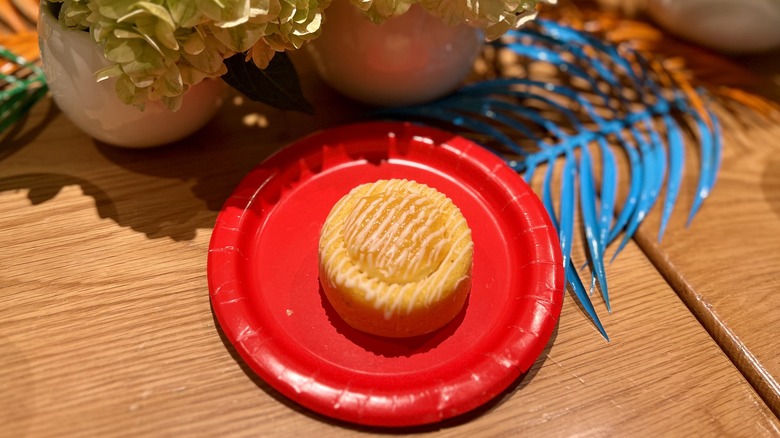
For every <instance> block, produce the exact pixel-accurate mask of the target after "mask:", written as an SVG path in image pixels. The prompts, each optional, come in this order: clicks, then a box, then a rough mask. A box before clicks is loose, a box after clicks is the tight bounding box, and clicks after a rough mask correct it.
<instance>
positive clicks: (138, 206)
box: [0, 104, 327, 241]
mask: <svg viewBox="0 0 780 438" xmlns="http://www.w3.org/2000/svg"><path fill="white" fill-rule="evenodd" d="M50 105H51V107H50V109H49V112H48V113H47V114H46V115H45V116H44V117H43V118H42V119H41V118H40V116H39V117H37V118H36V120H34V121H32V122H33V123H34V124H35V125H36V126H32V127H30V126H26V127H24V128H23V129H22V128H19V130H18V131H12V132H7V133H6V134H4V135H3V137H0V141H1V142H2V143H0V146H1V147H0V159H4V158H11V156H12V155H16V156H18V154H17V152H19V151H20V150H21V149H23V147H24V146H25V145H29V144H31V142H32V141H33V140H34V139H35V138H36V136H37V135H38V133H39V132H40V131H41V129H43V126H45V124H46V123H48V120H50V119H51V118H53V117H55V116H56V115H57V114H58V113H59V112H58V110H56V106H54V105H53V104H50ZM261 111H268V110H267V108H264V107H262V106H260V105H256V104H245V105H244V106H241V107H239V106H238V105H230V106H229V107H228V108H226V110H225V112H224V114H219V115H218V116H217V117H216V118H215V119H214V120H212V121H211V122H210V123H209V124H207V125H206V126H205V127H204V128H202V129H201V130H200V131H198V132H196V133H195V134H193V135H192V136H190V137H188V138H186V139H184V140H181V141H179V142H176V143H172V144H169V145H165V146H162V147H158V148H150V149H125V148H118V147H114V146H111V145H107V144H104V143H101V142H97V141H94V140H92V139H90V138H89V137H87V136H86V135H83V134H81V133H79V132H78V131H76V130H75V129H74V130H72V134H73V135H75V137H68V139H67V140H63V142H64V143H63V144H67V148H63V147H61V144H60V142H59V141H58V140H57V139H56V138H47V139H46V141H45V142H43V143H37V144H35V145H34V146H35V149H34V150H30V151H29V155H25V156H24V157H23V159H22V161H21V162H20V163H18V164H17V163H15V162H9V163H4V164H7V167H5V170H6V172H4V175H2V176H1V177H0V191H12V190H29V194H28V197H29V199H30V202H31V203H32V204H33V205H39V204H42V203H44V202H47V201H49V200H51V199H53V198H54V197H55V196H56V195H57V194H58V193H60V192H61V191H62V189H63V188H64V187H66V186H74V185H75V186H79V187H80V188H81V190H82V191H83V193H84V195H86V196H90V197H92V198H93V199H94V201H95V206H96V209H97V213H98V215H99V216H100V217H101V218H104V219H105V218H107V219H111V220H113V221H114V222H116V223H117V224H118V225H120V226H122V227H127V228H130V229H132V230H134V231H136V232H140V233H143V234H144V235H146V236H147V237H148V238H152V239H154V238H170V239H173V240H176V241H184V240H191V239H194V238H195V236H196V235H197V231H198V230H199V229H211V228H212V227H213V226H214V223H215V221H216V218H217V214H218V212H219V211H220V209H221V208H222V205H223V204H224V202H225V201H226V200H227V199H228V197H229V196H230V194H231V193H232V191H233V190H234V189H235V187H236V186H237V185H238V183H239V182H240V181H241V179H242V178H243V177H244V176H245V175H246V174H247V173H249V171H250V170H251V169H253V168H254V167H255V166H257V165H258V164H259V163H260V162H262V161H263V160H264V159H265V158H266V157H267V156H269V155H270V154H271V153H273V152H274V151H276V150H278V149H279V148H281V147H282V146H284V145H285V144H288V143H290V142H292V141H293V140H295V139H297V138H300V137H301V136H303V135H306V134H308V133H310V132H312V131H314V130H317V129H320V128H323V127H325V126H324V124H325V123H327V122H322V121H315V120H312V119H311V118H310V117H309V116H306V115H300V114H291V113H286V112H281V111H276V112H269V113H268V114H269V115H268V116H267V118H268V123H269V125H268V126H266V127H261V126H247V124H246V122H245V120H244V116H245V115H246V114H251V115H254V116H255V117H260V115H259V113H260V112H261ZM264 117H265V116H264ZM28 125H29V124H28ZM39 125H40V126H39ZM66 135H68V136H70V135H71V132H70V131H69V132H68V133H67V134H66ZM26 152H27V151H26ZM7 161H12V160H7ZM19 169H21V170H22V171H25V170H28V169H29V170H33V171H28V172H27V173H18V174H16V175H13V174H11V175H9V173H13V172H14V171H16V172H19ZM35 170H38V171H37V172H36V171H35Z"/></svg>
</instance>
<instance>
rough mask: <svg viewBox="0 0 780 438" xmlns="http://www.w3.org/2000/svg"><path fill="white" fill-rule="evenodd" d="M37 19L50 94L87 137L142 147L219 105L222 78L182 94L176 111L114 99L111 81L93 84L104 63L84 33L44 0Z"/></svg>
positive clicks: (196, 123) (189, 126)
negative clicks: (66, 22) (60, 18)
mask: <svg viewBox="0 0 780 438" xmlns="http://www.w3.org/2000/svg"><path fill="white" fill-rule="evenodd" d="M40 10H41V14H40V17H39V20H38V38H39V44H40V49H41V60H42V63H43V70H44V73H45V74H46V80H47V82H48V85H49V89H50V90H51V94H52V97H53V98H54V101H55V102H56V103H57V106H58V107H59V108H60V109H61V110H62V112H63V113H64V114H65V115H66V116H67V117H68V119H70V120H71V121H72V122H73V123H74V124H75V125H76V126H78V127H79V128H80V129H81V130H83V131H84V132H86V133H87V134H89V135H90V136H91V137H93V138H95V139H97V140H100V141H102V142H105V143H108V144H112V145H115V146H123V147H130V148H143V147H152V146H159V145H163V144H166V143H171V142H174V141H177V140H181V139H183V138H185V137H187V136H188V135H190V134H192V133H194V132H195V131H197V130H198V129H200V128H201V127H203V125H205V124H206V123H207V122H208V121H209V120H211V118H212V117H213V116H214V114H215V113H216V112H217V110H218V109H219V106H220V104H221V100H222V97H223V92H224V85H223V83H222V81H221V80H205V81H203V82H201V83H199V84H197V85H195V86H194V87H191V88H190V89H189V90H188V91H187V93H186V94H185V95H184V98H183V102H182V106H181V109H180V110H179V111H176V112H172V111H170V110H168V109H167V108H166V107H165V106H164V105H162V104H161V103H159V102H150V103H148V104H147V105H146V106H145V108H144V110H143V111H141V110H139V109H138V108H136V107H135V106H131V105H126V104H124V103H122V101H120V100H119V98H118V97H117V96H116V93H115V91H114V86H115V82H116V81H115V80H106V81H102V82H99V83H98V82H96V80H95V72H96V71H98V70H100V69H101V68H103V67H106V66H108V65H109V62H108V61H107V60H106V59H105V57H104V56H103V54H102V49H101V48H100V47H99V46H98V45H97V44H96V43H95V42H94V41H93V40H92V39H91V38H90V35H89V33H88V32H81V31H75V30H70V29H65V28H62V27H61V26H60V25H59V23H58V21H57V19H56V18H55V17H54V15H53V14H52V12H51V10H50V9H49V6H48V4H47V3H46V2H45V1H44V2H42V4H41V9H40Z"/></svg>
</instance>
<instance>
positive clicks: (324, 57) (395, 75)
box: [308, 0, 484, 106]
mask: <svg viewBox="0 0 780 438" xmlns="http://www.w3.org/2000/svg"><path fill="white" fill-rule="evenodd" d="M325 18H326V24H325V25H324V26H323V30H322V35H321V36H320V37H319V38H317V39H316V40H314V41H312V42H311V43H309V45H308V50H309V52H310V53H311V55H312V57H313V58H314V63H315V65H316V67H317V70H318V71H319V73H320V75H321V76H322V78H323V80H325V82H327V83H328V84H329V85H330V86H332V87H333V88H335V89H336V90H338V91H339V92H341V93H343V94H345V95H347V96H349V97H352V98H353V99H356V100H359V101H362V102H366V103H369V104H374V105H382V106H396V105H408V104H415V103H421V102H425V101H429V100H432V99H435V98H438V97H441V96H443V95H445V94H447V93H449V92H451V91H452V90H453V89H455V88H456V87H457V86H458V85H459V84H460V83H461V82H462V81H463V79H464V78H465V77H466V76H468V74H469V73H470V72H471V69H472V67H473V64H474V61H475V59H476V57H477V56H478V55H479V53H480V50H481V48H482V44H483V42H484V37H483V35H482V32H481V31H480V30H478V29H474V28H471V27H469V26H466V25H460V26H449V25H447V24H445V23H444V22H442V21H441V20H440V19H438V18H436V17H434V16H432V15H430V14H428V13H427V12H425V10H423V9H422V8H421V7H419V6H417V5H414V6H412V7H411V8H410V9H409V11H408V12H406V13H405V14H403V15H400V16H398V17H393V18H391V19H389V20H387V21H385V22H384V23H382V24H379V25H378V24H375V23H373V22H371V21H370V20H369V19H368V18H366V17H364V16H363V14H362V13H361V11H360V10H358V9H357V8H356V7H354V6H352V5H351V4H349V2H348V1H347V0H335V1H334V2H333V4H332V5H331V6H330V7H328V9H327V10H326V11H325Z"/></svg>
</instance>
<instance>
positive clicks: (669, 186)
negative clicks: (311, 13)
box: [380, 20, 722, 338]
mask: <svg viewBox="0 0 780 438" xmlns="http://www.w3.org/2000/svg"><path fill="white" fill-rule="evenodd" d="M495 46H496V47H497V49H498V50H504V51H510V52H512V53H514V54H515V55H517V57H518V59H519V60H520V61H519V62H520V63H525V64H530V65H536V64H539V63H543V64H548V65H552V66H554V67H555V69H554V70H555V71H556V73H555V74H552V75H551V74H549V73H547V76H543V74H534V73H530V74H528V75H526V77H522V78H518V77H500V78H497V79H492V80H484V81H480V82H476V83H473V84H470V85H467V86H465V87H463V88H462V89H460V90H458V91H457V92H456V93H454V94H453V95H451V96H448V97H446V98H444V99H441V100H439V101H436V102H432V103H428V104H424V105H419V106H414V107H408V108H396V109H390V110H385V111H382V112H380V115H382V116H389V117H397V118H404V119H409V118H412V119H417V120H420V121H427V122H433V123H436V124H443V125H446V126H449V127H455V128H458V129H459V130H460V131H461V132H463V134H464V135H471V136H473V138H475V140H477V141H480V142H482V143H483V144H484V145H485V146H486V147H488V148H491V149H492V150H494V151H495V152H496V153H497V154H499V155H500V156H502V157H503V158H504V159H505V161H506V162H507V164H509V165H510V166H511V167H512V168H513V169H515V170H516V171H518V172H519V173H521V174H522V176H523V178H525V180H526V181H529V182H530V181H531V180H532V179H533V177H534V173H535V172H536V171H537V169H539V168H540V166H543V165H546V166H547V167H546V171H545V174H544V177H543V182H542V187H541V198H542V202H543V204H544V206H545V208H546V209H547V211H548V213H549V214H550V218H551V221H552V223H553V225H554V226H555V228H556V230H557V232H558V237H559V240H560V244H561V252H562V254H563V263H564V266H563V268H564V271H565V275H566V279H567V282H568V283H569V286H570V287H571V290H572V292H573V294H574V296H575V297H576V299H577V300H578V301H579V302H580V303H581V305H582V309H584V311H585V312H586V313H587V314H588V315H589V317H590V318H591V319H592V321H593V323H594V325H595V326H596V328H597V329H598V330H599V332H601V333H602V335H603V336H604V337H605V338H606V337H607V335H606V331H605V330H604V327H603V326H602V324H601V322H600V321H599V318H598V316H597V314H596V311H595V309H594V306H593V303H592V302H591V298H590V294H588V292H587V291H586V289H585V287H584V283H583V281H582V279H581V278H580V273H578V272H577V270H576V269H575V268H574V266H575V265H574V263H573V261H572V258H571V256H572V246H573V245H572V244H573V242H574V236H575V228H574V224H575V222H576V220H575V219H576V217H577V213H578V212H579V217H580V222H581V230H580V231H581V232H582V235H583V237H584V247H585V250H586V251H585V253H586V258H587V263H586V264H585V266H586V267H587V268H588V269H589V271H590V275H591V282H590V283H591V293H592V291H593V289H594V288H595V287H596V286H598V289H600V291H601V296H602V299H603V301H604V303H605V307H606V308H607V310H608V311H610V310H611V305H610V299H609V296H610V295H609V292H608V287H607V275H606V269H605V253H606V251H607V249H608V247H609V245H610V244H612V243H614V242H617V241H618V239H619V243H617V248H616V249H615V252H614V255H613V257H612V258H613V259H614V258H615V257H616V256H617V255H618V254H619V253H620V251H621V250H622V249H623V248H624V247H625V245H626V244H627V243H628V241H630V240H631V239H632V237H633V236H634V233H635V232H636V231H637V229H638V228H639V226H640V225H641V224H642V223H643V221H644V219H645V218H646V217H647V216H648V214H649V213H650V212H651V211H652V209H653V207H654V206H655V205H656V204H657V203H659V200H663V201H662V202H661V203H662V204H663V207H662V212H661V225H660V227H659V234H658V239H659V241H660V240H661V238H662V236H663V233H664V231H665V230H666V228H667V225H668V222H669V219H670V217H671V215H672V211H673V209H674V206H675V204H676V202H677V200H678V197H679V194H680V191H681V190H682V185H683V184H682V182H683V172H684V159H685V145H686V142H685V140H684V137H683V134H682V132H683V131H684V130H686V131H690V132H693V133H694V136H695V140H696V142H697V143H698V148H699V178H698V182H697V187H696V193H695V197H694V201H693V205H692V207H691V212H690V215H689V221H690V219H692V218H693V216H695V214H696V212H697V211H698V210H699V208H700V207H701V204H702V202H703V201H704V199H705V198H706V197H707V196H708V195H709V193H710V191H711V190H712V187H713V185H714V184H715V179H716V175H717V170H718V167H719V163H720V157H721V147H722V145H721V140H720V127H719V124H718V121H717V118H716V116H715V115H714V114H713V113H712V111H710V110H709V109H707V108H706V107H704V108H703V107H702V105H701V103H702V102H703V101H704V99H703V98H702V97H704V96H705V94H704V92H703V91H701V90H699V91H698V93H699V94H697V95H696V96H691V94H690V88H689V87H688V88H687V90H688V91H686V90H684V89H683V88H682V87H680V88H676V87H675V86H674V85H675V84H676V83H675V82H674V80H673V79H672V78H671V75H667V74H666V73H665V72H664V71H659V70H657V67H651V66H650V64H649V63H648V62H647V61H646V60H645V59H644V58H643V57H642V56H641V55H640V54H639V53H637V52H634V51H632V50H630V49H626V48H623V47H621V48H620V49H618V48H617V47H616V46H614V45H611V44H609V43H606V42H604V41H601V40H599V39H598V38H596V37H595V36H593V35H590V34H588V33H585V32H581V31H577V30H575V29H572V28H569V27H566V26H563V25H561V24H559V23H555V22H551V21H544V20H540V21H538V22H537V23H535V24H533V25H531V26H528V27H527V28H526V29H524V30H522V31H517V32H510V34H509V36H508V38H505V39H504V40H502V41H501V42H498V43H495ZM544 70H545V69H542V71H544ZM546 70H547V71H549V70H550V69H546ZM529 71H530V72H534V71H536V70H533V69H529ZM540 75H542V76H540ZM660 75H663V77H662V76H660ZM660 79H663V81H662V80H660ZM662 83H663V84H665V85H662ZM670 84H671V86H670ZM619 155H623V156H624V159H625V162H626V163H627V169H626V171H624V172H622V174H621V172H619V171H618V167H619V166H618V162H619V160H618V156H619ZM556 163H559V165H556ZM555 181H558V182H559V183H560V188H559V190H558V191H555V190H554V189H553V183H554V182H555ZM620 185H624V186H625V187H626V189H625V191H621V190H619V188H620ZM620 192H625V198H624V199H623V201H622V204H619V203H618V193H620ZM556 206H557V208H556ZM577 206H579V208H577Z"/></svg>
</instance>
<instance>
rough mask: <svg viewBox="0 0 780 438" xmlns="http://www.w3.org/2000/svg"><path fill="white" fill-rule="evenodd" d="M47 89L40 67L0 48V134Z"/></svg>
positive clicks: (21, 116) (20, 116)
mask: <svg viewBox="0 0 780 438" xmlns="http://www.w3.org/2000/svg"><path fill="white" fill-rule="evenodd" d="M47 90H48V88H47V87H46V78H45V77H44V75H43V70H42V69H41V68H40V67H38V66H36V65H35V64H33V63H31V62H29V61H27V60H26V59H24V58H22V57H21V56H17V55H14V54H13V53H11V51H10V50H8V49H7V48H6V47H4V46H0V134H2V133H3V132H5V130H6V129H8V128H9V127H11V126H12V125H14V124H15V123H17V122H18V121H19V120H21V119H22V118H23V117H24V116H25V114H27V112H28V111H29V110H30V108H32V106H33V105H35V103H36V102H38V101H39V100H40V99H41V98H42V97H43V96H44V95H45V94H46V92H47Z"/></svg>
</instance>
